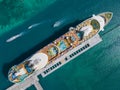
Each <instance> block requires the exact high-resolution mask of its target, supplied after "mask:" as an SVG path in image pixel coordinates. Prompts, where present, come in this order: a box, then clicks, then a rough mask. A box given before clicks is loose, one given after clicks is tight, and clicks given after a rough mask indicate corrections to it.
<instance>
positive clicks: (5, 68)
mask: <svg viewBox="0 0 120 90" xmlns="http://www.w3.org/2000/svg"><path fill="white" fill-rule="evenodd" d="M83 20H85V19H83ZM83 20H76V21H74V22H72V23H70V24H68V25H66V26H64V27H63V28H61V29H60V30H57V31H55V32H54V34H53V35H52V36H50V37H48V38H47V39H46V40H44V41H43V42H40V43H39V44H38V45H36V46H35V47H33V48H32V49H30V50H28V51H27V52H25V53H23V54H21V55H20V56H19V57H17V58H16V59H14V60H13V61H12V62H9V63H5V64H4V65H3V69H2V72H3V74H4V76H5V77H8V71H9V69H10V68H11V67H12V66H13V65H18V64H19V63H21V62H22V61H24V60H25V59H26V58H28V57H29V56H31V55H32V54H34V53H35V52H36V51H38V50H40V49H41V48H42V47H44V46H46V45H47V44H49V43H51V42H52V41H54V40H55V39H56V38H58V37H60V36H61V35H63V34H64V33H66V32H68V30H69V27H75V26H76V25H77V24H79V23H80V22H82V21H83Z"/></svg>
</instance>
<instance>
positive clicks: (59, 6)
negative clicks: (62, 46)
mask: <svg viewBox="0 0 120 90" xmlns="http://www.w3.org/2000/svg"><path fill="white" fill-rule="evenodd" d="M48 3H49V1H48ZM106 11H111V12H113V14H114V15H113V18H112V20H111V22H110V23H109V24H108V25H107V26H106V27H105V28H104V29H105V30H104V32H100V36H101V37H102V39H103V41H102V42H101V43H99V44H98V45H96V46H95V47H93V48H91V49H90V50H88V51H87V52H85V53H83V54H82V55H80V56H79V57H77V58H75V59H74V60H72V61H71V62H69V63H67V64H66V65H64V66H63V67H61V68H60V69H58V70H56V71H55V72H53V73H52V74H50V75H49V76H47V77H45V78H42V77H41V76H39V78H40V83H41V85H42V87H43V89H44V90H120V12H119V11H120V0H86V1H85V0H56V2H54V3H52V4H51V5H49V6H48V7H47V8H45V9H44V10H42V11H40V12H39V13H38V14H37V15H35V16H33V17H32V18H30V19H29V20H27V21H26V22H24V23H22V24H21V25H19V26H18V27H16V28H14V29H13V30H10V31H9V32H8V33H5V34H4V35H2V36H0V90H5V89H6V88H7V87H9V86H10V85H12V83H11V82H9V80H8V78H7V73H8V70H9V68H10V67H11V66H13V65H15V64H19V63H20V62H22V61H24V59H25V58H27V57H29V56H30V55H32V54H33V53H35V52H36V51H37V50H39V49H40V48H42V47H43V46H45V45H47V44H48V43H50V42H51V41H53V40H54V39H56V38H57V37H59V36H60V35H62V34H63V33H65V32H67V31H68V27H69V26H74V25H75V24H76V23H78V21H79V22H81V21H83V20H85V19H87V18H89V17H91V16H92V14H99V13H101V12H106ZM55 22H60V24H59V25H58V26H57V27H55V28H53V24H54V23H55ZM34 24H38V25H35V27H33V28H30V29H28V27H29V26H31V25H34ZM20 33H22V34H20ZM16 35H20V36H18V37H17V38H15V39H13V40H11V41H10V42H6V40H8V39H10V38H11V37H13V36H16ZM28 90H35V88H34V86H32V87H30V88H28Z"/></svg>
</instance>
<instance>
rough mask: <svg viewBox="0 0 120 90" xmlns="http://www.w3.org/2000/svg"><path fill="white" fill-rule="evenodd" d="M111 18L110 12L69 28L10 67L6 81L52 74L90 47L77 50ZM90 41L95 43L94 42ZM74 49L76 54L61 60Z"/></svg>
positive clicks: (18, 80) (87, 44)
mask: <svg viewBox="0 0 120 90" xmlns="http://www.w3.org/2000/svg"><path fill="white" fill-rule="evenodd" d="M112 16H113V13H112V12H104V13H100V14H98V15H93V16H92V17H91V18H88V19H87V20H85V21H83V22H81V23H80V24H78V25H76V26H75V27H70V28H69V30H68V32H66V33H65V34H64V35H62V36H60V37H59V38H57V39H56V40H54V41H53V42H51V43H50V44H48V45H47V46H45V47H43V48H42V49H40V50H38V51H37V52H36V53H35V54H33V55H32V56H30V57H29V58H27V59H26V60H24V61H23V62H21V63H20V64H18V65H14V66H12V67H11V68H10V70H9V72H8V79H9V80H10V81H11V82H13V83H19V82H22V81H24V80H26V79H27V78H28V77H30V76H31V75H33V74H34V73H36V72H37V71H41V72H42V74H44V75H45V76H46V75H47V74H49V73H52V72H53V71H52V70H54V69H57V68H58V66H60V65H62V63H63V62H64V61H67V60H69V58H70V57H72V56H74V54H77V53H79V52H81V51H82V49H84V48H87V47H90V44H89V43H86V44H85V46H84V47H83V48H79V46H80V45H82V44H84V43H85V42H86V41H88V40H89V39H91V38H93V37H94V36H95V35H97V34H98V33H99V32H100V31H104V27H105V26H106V25H107V24H108V23H109V22H110V20H111V19H112ZM92 41H93V42H95V41H94V40H92ZM76 47H78V48H76ZM75 48H76V52H75V53H74V54H70V55H69V58H68V57H64V59H63V58H62V57H63V56H65V55H68V54H69V52H72V50H73V49H75ZM80 54H81V53H80ZM80 54H79V55H80ZM53 62H56V63H55V64H54V65H53V64H51V63H53ZM52 65H53V66H52ZM46 68H47V69H46Z"/></svg>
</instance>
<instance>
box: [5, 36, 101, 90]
mask: <svg viewBox="0 0 120 90" xmlns="http://www.w3.org/2000/svg"><path fill="white" fill-rule="evenodd" d="M101 41H102V39H101V38H100V36H99V35H98V34H96V35H95V36H94V37H92V38H90V39H88V40H86V41H85V42H84V43H82V44H81V45H79V46H77V47H75V48H74V49H72V50H70V51H69V52H67V53H66V54H64V55H63V56H61V57H60V58H58V59H56V60H55V61H54V62H52V63H50V64H49V65H47V66H46V67H45V68H43V69H41V70H38V71H36V72H34V73H33V74H32V75H30V76H29V77H28V78H27V79H26V80H25V81H23V82H21V83H17V84H14V85H13V86H11V87H9V88H8V89H7V90H25V89H27V88H29V87H30V86H32V85H34V86H35V88H36V89H37V90H43V88H42V86H41V85H40V83H39V79H38V77H37V76H38V75H40V74H41V75H42V77H46V76H47V75H49V74H50V73H52V72H54V71H55V70H57V69H58V68H60V67H61V66H63V65H64V64H66V63H68V62H69V61H71V60H73V59H74V58H76V57H77V56H79V55H80V54H82V53H84V52H85V51H87V50H88V49H90V48H91V47H93V46H95V45H96V44H98V43H100V42H101Z"/></svg>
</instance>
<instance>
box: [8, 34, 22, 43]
mask: <svg viewBox="0 0 120 90" xmlns="http://www.w3.org/2000/svg"><path fill="white" fill-rule="evenodd" d="M22 35H23V33H20V34H17V35H15V36H12V37H11V38H9V39H7V40H6V42H11V41H13V40H15V39H17V38H18V37H21V36H22Z"/></svg>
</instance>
